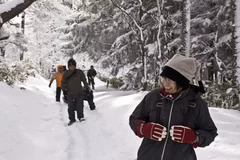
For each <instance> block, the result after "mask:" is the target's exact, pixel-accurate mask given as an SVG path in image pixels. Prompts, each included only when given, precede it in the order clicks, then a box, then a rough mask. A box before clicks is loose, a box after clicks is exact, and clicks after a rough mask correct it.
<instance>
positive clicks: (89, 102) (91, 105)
mask: <svg viewBox="0 0 240 160" xmlns="http://www.w3.org/2000/svg"><path fill="white" fill-rule="evenodd" d="M87 101H88V105H89V107H90V109H91V110H94V109H95V108H96V106H95V103H94V102H93V95H92V94H91V95H90V96H88V98H87Z"/></svg>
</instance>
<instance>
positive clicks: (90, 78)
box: [88, 77, 95, 89]
mask: <svg viewBox="0 0 240 160" xmlns="http://www.w3.org/2000/svg"><path fill="white" fill-rule="evenodd" d="M88 85H89V86H91V85H92V89H94V85H95V82H94V78H93V77H88Z"/></svg>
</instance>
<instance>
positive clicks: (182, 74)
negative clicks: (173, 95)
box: [160, 54, 205, 92]
mask: <svg viewBox="0 0 240 160" xmlns="http://www.w3.org/2000/svg"><path fill="white" fill-rule="evenodd" d="M200 69H201V63H200V62H198V61H197V60H196V59H195V58H193V57H186V56H183V55H180V54H175V55H174V56H173V57H172V58H171V59H170V60H169V61H168V62H167V63H166V64H165V66H164V68H163V71H162V73H161V74H160V75H161V76H163V77H167V78H169V79H171V80H173V81H175V82H176V83H177V84H178V85H179V86H181V87H182V88H186V87H187V86H189V83H190V82H191V81H192V80H193V78H194V79H195V80H196V81H198V82H199V87H200V91H201V92H205V91H204V88H203V84H202V82H201V77H200Z"/></svg>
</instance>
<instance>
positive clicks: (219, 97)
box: [203, 83, 240, 110]
mask: <svg viewBox="0 0 240 160" xmlns="http://www.w3.org/2000/svg"><path fill="white" fill-rule="evenodd" d="M203 98H204V99H206V100H207V102H208V104H209V106H210V107H221V108H226V109H237V110H240V105H239V95H238V89H237V88H233V87H232V86H231V85H230V84H228V83H223V84H212V85H211V86H210V87H208V88H207V92H206V93H205V95H204V97H203Z"/></svg>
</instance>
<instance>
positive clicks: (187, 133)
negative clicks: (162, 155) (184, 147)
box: [170, 125, 199, 144]
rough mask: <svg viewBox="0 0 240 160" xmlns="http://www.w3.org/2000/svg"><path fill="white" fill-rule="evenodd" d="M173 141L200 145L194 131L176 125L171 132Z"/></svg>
mask: <svg viewBox="0 0 240 160" xmlns="http://www.w3.org/2000/svg"><path fill="white" fill-rule="evenodd" d="M170 136H171V137H172V140H173V141H175V142H179V143H189V144H195V143H199V139H198V137H197V135H196V133H195V131H194V130H192V129H191V128H189V127H186V126H181V125H176V126H172V127H171V130H170Z"/></svg>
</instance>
